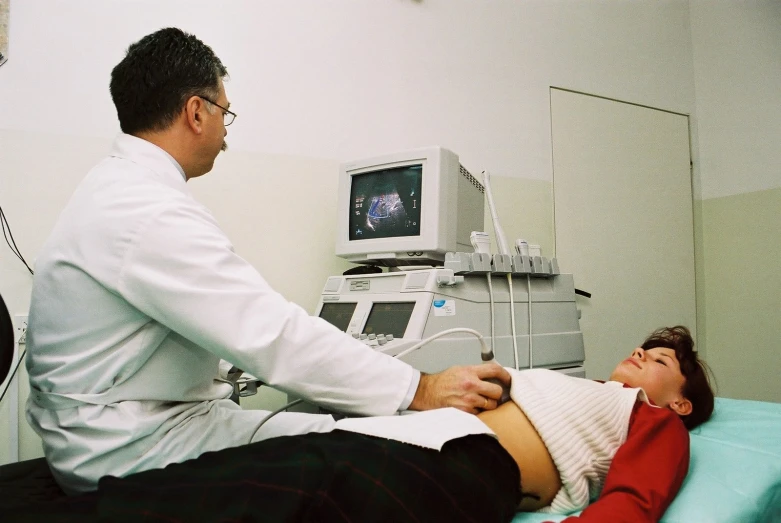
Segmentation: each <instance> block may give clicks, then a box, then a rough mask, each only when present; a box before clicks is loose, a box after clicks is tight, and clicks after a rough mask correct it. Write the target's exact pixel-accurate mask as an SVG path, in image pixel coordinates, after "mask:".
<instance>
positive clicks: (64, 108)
mask: <svg viewBox="0 0 781 523" xmlns="http://www.w3.org/2000/svg"><path fill="white" fill-rule="evenodd" d="M169 25H176V26H179V27H182V28H183V29H185V30H188V31H190V32H193V33H195V34H196V35H198V36H199V37H200V38H201V39H203V40H204V41H205V42H206V43H208V44H209V45H211V46H212V47H213V48H214V50H215V52H216V53H217V54H218V55H219V56H220V57H221V59H222V60H223V61H224V63H225V64H226V65H227V67H228V69H229V71H230V73H231V77H232V79H231V81H230V82H229V83H228V84H227V92H228V96H229V98H230V100H231V102H232V107H233V108H235V110H236V112H238V114H239V118H238V120H237V121H236V123H235V124H234V125H233V126H231V127H230V128H229V131H230V133H229V135H228V141H229V143H230V144H231V148H232V150H233V151H234V152H229V153H228V154H227V155H226V156H225V158H224V159H221V160H218V171H217V172H215V173H212V177H209V178H207V179H205V180H204V181H203V184H202V185H196V187H199V188H200V187H203V191H202V192H199V194H200V195H201V196H202V197H203V199H204V200H208V204H209V205H211V206H215V205H216V206H218V207H220V208H221V209H219V210H218V212H216V214H217V215H218V219H221V220H222V221H223V222H226V223H227V224H228V227H229V228H230V229H231V230H230V231H229V233H230V234H232V235H233V236H232V237H233V239H234V241H235V242H236V244H237V247H238V248H239V250H240V252H243V253H245V254H246V256H247V257H248V258H251V259H253V260H258V261H257V262H256V263H257V265H259V266H263V265H264V264H266V266H265V267H263V269H262V270H264V271H266V272H267V273H268V275H269V281H271V283H272V285H275V286H277V287H278V288H280V289H281V290H283V291H284V292H285V293H286V296H288V297H290V298H291V299H296V300H301V301H305V302H306V301H307V300H310V303H311V296H312V295H313V294H316V293H317V292H318V291H319V289H313V288H312V287H313V283H312V282H313V281H314V280H317V281H320V280H319V279H318V277H317V275H316V273H314V272H313V274H308V275H307V277H304V278H301V279H298V280H296V279H292V280H291V279H290V275H289V274H285V273H284V271H282V270H281V266H280V265H279V262H278V260H275V261H274V262H273V263H270V261H269V260H266V259H265V258H264V256H268V254H266V253H265V252H264V251H263V249H265V248H267V246H266V244H265V243H264V242H263V241H256V240H255V237H254V236H253V237H250V236H246V235H258V237H260V238H261V239H265V237H263V236H262V235H263V231H262V230H260V228H259V227H258V229H256V230H253V229H251V228H247V227H244V226H242V225H241V224H240V223H239V221H240V220H236V222H235V223H233V224H231V223H230V222H231V221H232V220H234V219H235V216H234V215H233V214H232V212H233V209H232V206H231V203H232V202H231V198H234V197H236V196H237V194H239V193H241V194H243V195H245V196H246V195H247V194H253V191H254V192H256V193H258V194H260V193H261V192H262V191H264V190H266V188H267V187H269V186H273V185H274V182H273V179H272V178H269V177H273V176H278V177H295V176H301V177H303V178H302V179H304V180H307V179H308V180H314V179H316V178H315V177H316V176H319V174H317V173H325V172H326V171H327V169H326V167H327V166H329V165H331V166H332V165H335V162H336V161H338V160H345V159H354V158H357V157H361V156H366V155H372V154H376V153H383V152H388V151H394V150H399V149H405V148H411V147H419V146H422V145H430V144H438V145H443V146H446V147H449V148H451V149H452V150H454V151H456V152H457V153H458V154H459V155H460V157H461V161H462V163H463V164H464V165H465V166H466V167H467V168H469V169H471V170H473V171H476V172H479V171H480V170H481V169H486V168H487V169H489V170H491V172H492V173H493V174H494V176H498V177H505V182H504V185H505V187H507V188H510V189H513V190H515V191H516V194H509V193H508V200H507V201H508V202H509V201H512V202H518V204H521V205H522V204H524V203H526V204H527V205H526V207H525V208H527V209H529V208H531V209H537V208H538V206H535V205H536V204H537V202H538V200H539V201H541V200H542V197H540V196H539V195H540V194H541V193H540V192H539V188H540V186H539V185H534V190H535V191H537V192H536V193H535V196H534V198H535V202H524V201H523V198H519V197H518V194H517V192H518V191H519V189H518V188H519V187H520V188H524V187H527V186H528V187H531V186H532V185H524V184H516V185H513V184H512V183H510V182H509V181H508V180H510V179H517V180H526V181H527V182H529V184H531V183H532V182H534V184H538V183H542V184H545V183H550V181H551V178H552V173H551V140H550V115H549V111H550V108H549V87H550V86H551V85H553V86H559V87H564V88H569V89H574V90H579V91H584V92H589V93H595V94H599V95H603V96H608V97H614V98H617V99H621V100H626V101H630V102H635V103H640V104H645V105H650V106H654V107H659V108H664V109H669V110H673V111H677V112H681V113H688V114H693V113H694V111H695V98H694V65H693V63H692V39H691V31H690V25H689V6H688V3H687V2H685V1H672V0H668V1H653V0H645V1H632V2H630V1H620V0H614V1H610V0H603V1H585V0H583V1H551V0H529V1H523V2H521V1H517V0H497V1H492V2H474V1H468V0H419V1H413V0H372V1H371V2H366V1H361V0H329V1H325V0H299V1H297V2H289V1H285V0H262V1H249V0H245V1H239V0H235V1H232V2H220V3H216V2H211V1H205V0H167V1H165V2H162V1H157V0H123V1H120V0H102V1H100V2H96V1H94V0H69V1H68V2H62V1H54V0H15V1H14V2H13V5H12V12H11V22H10V27H11V37H10V49H9V56H10V57H9V61H8V62H7V63H6V64H5V65H4V66H3V67H2V68H0V205H2V206H3V208H4V210H5V211H6V212H7V214H8V217H9V220H10V221H11V225H12V226H13V231H14V235H15V236H16V239H17V244H18V245H19V247H20V249H21V250H22V252H23V253H24V254H25V256H27V258H28V259H29V260H32V259H34V258H35V256H36V252H37V251H38V249H39V248H40V246H41V244H42V243H43V240H44V239H45V237H46V235H47V234H48V232H49V231H50V230H51V228H52V225H53V223H54V220H55V219H56V216H57V214H58V213H59V210H60V209H61V208H62V206H63V205H64V202H65V201H66V199H67V198H68V196H69V195H70V193H71V191H72V190H73V187H74V186H75V184H76V183H77V182H78V180H79V179H80V178H81V177H82V176H83V174H84V173H85V172H86V170H87V169H88V167H89V166H90V165H91V164H92V163H94V162H95V161H96V160H97V159H98V158H99V157H100V155H101V154H102V153H101V151H102V150H104V149H105V148H106V147H107V145H108V143H109V142H110V139H111V137H112V136H113V135H114V134H115V133H116V132H117V131H118V125H117V122H116V117H115V114H114V111H113V107H112V104H111V101H110V97H109V93H108V82H109V74H110V70H111V68H112V67H113V66H114V65H115V64H116V62H118V61H119V60H120V59H121V57H122V56H123V52H124V49H125V48H126V47H127V45H128V44H130V43H131V42H133V41H136V40H138V39H139V38H140V37H141V36H143V35H144V34H147V33H149V32H151V31H154V30H155V29H158V28H160V27H164V26H169ZM694 121H695V122H696V118H695V119H694ZM694 145H695V158H696V154H697V151H696V147H697V140H696V126H695V141H694ZM10 148H14V150H15V152H16V154H14V155H11V151H9V149H10ZM20 151H21V153H20ZM20 154H23V156H21V157H20ZM232 154H234V155H236V156H234V157H232V156H231V155H232ZM239 155H243V156H242V158H243V160H241V162H243V163H241V162H239V163H238V164H237V163H235V162H234V161H233V160H231V159H232V158H233V159H236V158H238V157H239ZM11 156H13V161H11V160H10V159H9V158H10V157H11ZM25 158H29V161H25V160H24V159H25ZM269 158H276V160H274V162H273V165H295V166H300V165H302V164H304V165H305V164H307V162H308V161H311V162H312V164H313V165H316V166H319V167H318V168H317V169H315V170H307V169H304V170H303V171H301V172H299V171H298V167H296V168H288V169H289V170H287V171H286V172H274V173H269V172H268V171H267V170H264V169H259V170H258V171H257V172H256V173H255V176H256V177H255V178H253V177H252V176H244V175H242V176H235V177H233V178H231V177H229V176H227V175H226V176H225V177H224V178H222V177H220V170H219V169H222V167H221V166H226V167H227V166H234V167H236V168H241V169H246V168H247V166H248V165H251V164H252V163H253V162H255V163H257V165H259V166H261V167H268V165H270V164H269V163H268V160H269ZM223 162H224V163H223ZM321 168H322V169H323V170H320V169H321ZM245 174H246V173H245ZM307 177H308V178H307ZM496 179H497V180H501V178H496ZM500 183H501V182H500ZM283 185H284V184H283ZM520 192H523V189H520ZM530 194H531V192H530ZM524 196H525V194H524ZM279 205H283V203H280V204H279ZM517 206H518V205H516V207H517ZM235 212H237V213H238V212H239V211H238V210H237V211H235ZM538 212H539V213H543V212H544V211H538ZM546 219H547V217H543V218H541V219H540V218H539V217H535V219H532V220H530V223H536V222H535V220H538V221H540V220H542V221H544V220H546ZM519 223H520V225H518V224H514V227H521V226H522V225H523V217H521V218H519ZM505 228H510V227H508V225H507V224H506V225H505ZM544 228H545V227H543V226H540V228H539V229H535V230H540V231H541V232H540V234H542V235H543V236H545V235H549V233H550V231H549V230H547V231H542V229H544ZM285 232H286V231H285ZM533 232H534V231H533ZM236 235H238V236H236ZM527 236H528V237H529V238H530V239H532V240H533V239H534V238H533V237H532V235H527ZM291 238H293V239H289V240H288V241H290V242H292V243H294V242H295V241H296V240H297V239H298V236H292V237H291ZM318 241H319V242H320V243H319V244H318V246H317V249H316V250H317V252H322V249H324V248H326V249H327V247H328V244H329V242H330V241H331V240H330V238H328V237H327V235H323V236H321V237H319V238H318ZM541 241H542V240H541ZM315 263H316V261H315ZM325 263H326V267H332V265H330V264H334V263H336V264H337V265H338V261H336V262H334V260H333V259H331V258H329V259H328V260H326V261H325ZM259 268H260V267H259ZM29 290H30V278H29V275H28V274H27V273H26V271H25V269H24V268H23V267H22V266H21V264H20V263H19V262H18V261H17V260H16V259H15V258H13V257H12V255H11V254H10V251H8V250H7V248H6V247H5V246H2V245H0V293H2V295H3V296H4V298H6V301H7V302H8V303H9V306H10V308H11V310H12V312H23V311H25V310H26V309H27V307H28V305H29ZM310 303H303V304H304V305H306V306H309V307H311V304H310ZM23 430H24V429H23ZM31 438H32V436H31V435H29V431H28V432H27V433H25V434H23V440H24V441H23V442H22V447H23V452H22V457H29V456H30V455H31V454H34V453H35V452H36V451H35V450H32V449H34V448H35V447H36V444H35V442H34V441H33V440H32V439H31ZM2 441H3V436H2V434H0V442H2ZM0 446H2V445H0Z"/></svg>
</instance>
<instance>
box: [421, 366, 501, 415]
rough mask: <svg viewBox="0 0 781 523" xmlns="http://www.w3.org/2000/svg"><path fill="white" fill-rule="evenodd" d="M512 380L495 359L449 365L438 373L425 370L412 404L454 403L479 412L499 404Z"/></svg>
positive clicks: (436, 405)
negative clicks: (428, 372) (491, 361)
mask: <svg viewBox="0 0 781 523" xmlns="http://www.w3.org/2000/svg"><path fill="white" fill-rule="evenodd" d="M486 380H492V381H495V383H491V382H490V381H486ZM510 380H511V378H510V373H509V372H507V370H506V369H505V368H504V367H502V366H500V365H497V364H496V363H483V364H481V365H469V366H457V367H450V368H449V369H446V370H444V371H442V372H440V373H437V374H423V375H421V376H420V384H419V385H418V390H417V391H416V392H415V398H414V399H413V400H412V403H411V404H410V406H409V408H410V410H429V409H439V408H443V407H455V408H457V409H460V410H463V411H464V412H469V413H470V414H477V413H478V412H482V411H484V410H491V409H495V408H496V407H497V406H498V405H499V403H500V402H499V400H500V399H501V398H502V392H503V390H504V389H503V386H504V387H506V388H509V387H510ZM500 384H501V385H500Z"/></svg>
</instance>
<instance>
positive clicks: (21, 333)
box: [14, 314, 27, 345]
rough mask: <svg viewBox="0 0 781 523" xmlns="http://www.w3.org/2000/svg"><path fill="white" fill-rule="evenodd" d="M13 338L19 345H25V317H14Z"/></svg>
mask: <svg viewBox="0 0 781 523" xmlns="http://www.w3.org/2000/svg"><path fill="white" fill-rule="evenodd" d="M14 338H15V339H16V342H17V343H19V345H23V344H25V343H27V315H26V314H15V315H14Z"/></svg>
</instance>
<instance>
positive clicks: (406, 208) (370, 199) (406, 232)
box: [349, 164, 423, 241]
mask: <svg viewBox="0 0 781 523" xmlns="http://www.w3.org/2000/svg"><path fill="white" fill-rule="evenodd" d="M422 185H423V166H422V165H421V164H414V165H407V166H404V167H393V168H389V169H380V170H376V171H370V172H366V173H362V174H357V175H354V176H353V177H352V187H351V190H350V204H351V207H352V208H351V210H350V235H349V237H350V240H351V241H352V240H369V239H374V238H392V237H396V236H419V235H420V202H421V200H420V196H421V195H420V191H421V187H422Z"/></svg>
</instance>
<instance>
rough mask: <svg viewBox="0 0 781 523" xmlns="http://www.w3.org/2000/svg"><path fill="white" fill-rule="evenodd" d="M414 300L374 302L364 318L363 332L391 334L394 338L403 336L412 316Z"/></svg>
mask: <svg viewBox="0 0 781 523" xmlns="http://www.w3.org/2000/svg"><path fill="white" fill-rule="evenodd" d="M414 308H415V302H414V301H410V302H406V301H403V302H398V301H397V302H390V303H375V304H373V305H372V310H371V311H369V317H368V318H366V325H365V326H364V328H363V332H364V333H366V334H385V335H388V334H393V336H394V337H395V338H403V337H404V331H406V330H407V324H408V323H409V319H410V317H411V316H412V310H413V309H414Z"/></svg>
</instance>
